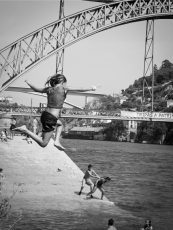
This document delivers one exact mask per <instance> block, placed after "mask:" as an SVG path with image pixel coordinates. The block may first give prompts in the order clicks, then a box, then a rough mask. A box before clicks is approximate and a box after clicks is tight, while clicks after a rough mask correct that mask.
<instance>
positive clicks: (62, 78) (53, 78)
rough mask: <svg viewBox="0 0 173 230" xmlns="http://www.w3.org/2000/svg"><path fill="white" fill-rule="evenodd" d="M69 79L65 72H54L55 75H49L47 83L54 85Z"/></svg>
mask: <svg viewBox="0 0 173 230" xmlns="http://www.w3.org/2000/svg"><path fill="white" fill-rule="evenodd" d="M66 82H67V79H66V77H65V76H64V75H63V74H54V75H53V76H51V77H49V78H48V80H47V82H46V83H45V85H47V84H48V85H49V84H50V85H51V86H52V87H54V86H55V85H58V84H60V83H66Z"/></svg>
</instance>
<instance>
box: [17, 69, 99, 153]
mask: <svg viewBox="0 0 173 230" xmlns="http://www.w3.org/2000/svg"><path fill="white" fill-rule="evenodd" d="M25 82H26V83H27V84H28V85H29V86H30V87H31V89H33V90H34V91H35V92H39V93H46V94H47V108H46V109H45V111H43V112H42V114H41V117H40V120H41V123H42V135H41V136H40V135H37V134H35V133H33V132H31V131H30V130H28V129H27V128H26V126H25V125H23V126H21V127H17V128H15V129H13V130H17V131H20V132H23V133H25V134H26V135H28V136H30V137H31V138H32V139H33V140H35V141H36V142H37V143H38V144H39V145H40V146H41V147H46V146H47V144H48V143H49V141H50V139H51V137H52V134H53V132H54V130H55V127H56V126H57V129H56V136H55V142H54V146H55V147H57V148H58V149H60V150H64V149H65V148H64V147H63V146H62V145H61V144H60V142H59V138H60V134H61V131H62V128H63V126H62V123H61V121H60V120H58V118H59V116H60V112H61V109H62V108H63V103H64V101H65V99H66V95H67V94H68V92H70V91H78V92H86V91H90V90H93V91H95V90H96V89H97V87H96V86H91V88H88V89H84V88H75V87H73V88H72V87H68V86H66V83H67V79H66V78H65V76H64V75H63V74H54V75H53V76H51V77H50V78H48V80H47V82H46V83H45V88H39V87H36V86H34V85H33V84H32V83H30V82H29V81H28V80H26V81H25ZM46 85H48V87H46Z"/></svg>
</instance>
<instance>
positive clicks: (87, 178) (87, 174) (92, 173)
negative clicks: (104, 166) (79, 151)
mask: <svg viewBox="0 0 173 230" xmlns="http://www.w3.org/2000/svg"><path fill="white" fill-rule="evenodd" d="M91 177H93V178H97V179H98V178H100V177H99V176H98V175H97V174H96V173H95V171H94V170H93V169H92V165H91V164H89V165H88V169H87V170H86V172H85V175H84V177H83V180H82V186H81V189H80V192H79V195H81V193H82V190H83V189H84V187H85V184H87V185H88V186H90V192H92V189H93V185H94V184H93V182H92V180H91ZM91 197H92V195H91Z"/></svg>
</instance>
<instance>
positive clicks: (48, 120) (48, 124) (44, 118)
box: [40, 111, 58, 132]
mask: <svg viewBox="0 0 173 230" xmlns="http://www.w3.org/2000/svg"><path fill="white" fill-rule="evenodd" d="M40 120H41V124H42V131H43V132H51V131H53V130H54V129H55V126H56V123H57V120H58V119H57V118H56V117H54V116H53V115H52V114H51V113H48V112H47V111H43V112H42V114H41V117H40Z"/></svg>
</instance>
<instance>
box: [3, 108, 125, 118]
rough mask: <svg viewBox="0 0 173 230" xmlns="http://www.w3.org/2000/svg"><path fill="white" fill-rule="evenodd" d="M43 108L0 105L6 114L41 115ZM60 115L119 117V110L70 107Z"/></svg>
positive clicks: (64, 109)
mask: <svg viewBox="0 0 173 230" xmlns="http://www.w3.org/2000/svg"><path fill="white" fill-rule="evenodd" d="M44 110H45V108H44V107H42V108H40V107H32V108H31V107H17V108H8V107H0V112H6V113H8V114H16V115H17V114H24V115H26V114H27V115H31V114H32V115H38V116H40V115H41V112H43V111H44ZM61 115H62V116H63V115H66V116H68V115H70V116H72V115H79V116H110V117H120V116H121V112H120V111H106V110H80V109H70V108H63V109H62V111H61Z"/></svg>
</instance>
